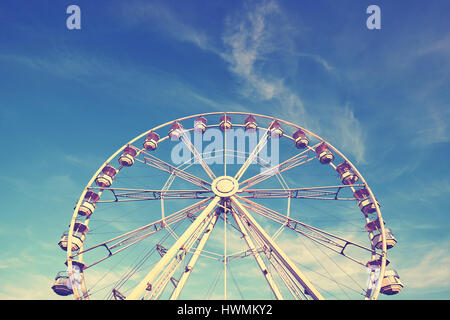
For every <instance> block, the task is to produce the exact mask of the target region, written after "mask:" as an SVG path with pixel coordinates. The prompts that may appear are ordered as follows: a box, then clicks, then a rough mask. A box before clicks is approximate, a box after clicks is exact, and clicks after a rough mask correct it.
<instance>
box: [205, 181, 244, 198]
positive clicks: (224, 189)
mask: <svg viewBox="0 0 450 320" xmlns="http://www.w3.org/2000/svg"><path fill="white" fill-rule="evenodd" d="M211 188H212V191H213V192H214V194H215V195H217V196H219V197H222V198H228V197H231V196H232V195H234V194H235V193H236V192H237V191H238V189H239V183H238V181H237V180H236V179H235V178H233V177H230V176H221V177H218V178H216V179H215V180H214V181H213V183H212V185H211Z"/></svg>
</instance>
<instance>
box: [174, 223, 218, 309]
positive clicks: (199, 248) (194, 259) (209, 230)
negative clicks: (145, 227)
mask: <svg viewBox="0 0 450 320" xmlns="http://www.w3.org/2000/svg"><path fill="white" fill-rule="evenodd" d="M218 217H219V216H218V215H215V216H214V217H213V219H212V220H211V222H210V223H209V225H208V227H207V228H206V231H205V233H204V234H203V236H202V238H201V240H200V242H199V243H198V245H197V248H195V252H194V253H193V255H192V257H191V259H190V260H189V262H188V264H187V266H186V269H185V271H184V273H183V275H182V276H181V278H180V279H179V281H178V284H177V286H176V287H175V290H174V291H173V292H172V295H171V296H170V300H176V299H178V297H179V296H180V293H181V291H182V290H183V287H184V285H185V284H186V281H187V280H188V279H189V276H190V275H191V273H192V270H193V269H194V266H195V264H196V262H197V260H198V258H199V257H200V253H201V251H202V250H203V247H204V246H205V244H206V242H207V241H208V239H209V236H210V235H211V233H212V229H213V228H214V226H215V224H216V222H217V218H218Z"/></svg>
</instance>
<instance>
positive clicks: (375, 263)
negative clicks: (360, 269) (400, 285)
mask: <svg viewBox="0 0 450 320" xmlns="http://www.w3.org/2000/svg"><path fill="white" fill-rule="evenodd" d="M381 262H382V260H381V257H374V258H372V259H371V260H369V261H368V262H367V263H366V267H367V268H370V269H372V270H375V269H378V268H381ZM389 263H391V262H390V261H389V260H388V259H386V265H388V264H389Z"/></svg>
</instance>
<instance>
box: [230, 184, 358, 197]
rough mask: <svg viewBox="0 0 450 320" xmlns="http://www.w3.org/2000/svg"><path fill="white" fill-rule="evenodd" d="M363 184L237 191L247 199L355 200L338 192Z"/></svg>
mask: <svg viewBox="0 0 450 320" xmlns="http://www.w3.org/2000/svg"><path fill="white" fill-rule="evenodd" d="M363 186H364V184H353V185H336V186H321V187H305V188H294V189H243V190H241V191H239V192H238V193H239V194H240V195H241V196H242V197H243V198H247V199H283V198H291V199H316V200H340V201H355V198H354V197H353V198H342V197H339V192H340V191H341V190H342V189H345V188H350V189H352V188H355V187H363ZM352 190H353V189H352Z"/></svg>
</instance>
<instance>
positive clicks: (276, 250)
mask: <svg viewBox="0 0 450 320" xmlns="http://www.w3.org/2000/svg"><path fill="white" fill-rule="evenodd" d="M231 201H232V202H233V204H234V205H235V206H236V207H237V208H238V211H239V212H240V213H241V214H242V215H243V217H244V218H245V220H247V222H248V223H250V225H252V226H253V227H254V228H255V231H256V232H257V234H258V235H259V236H260V237H261V239H262V240H263V241H264V242H265V244H266V245H267V246H268V248H269V249H270V250H271V252H272V253H273V254H275V255H276V256H277V258H278V260H279V261H280V262H281V263H282V264H283V266H284V267H285V268H286V269H287V270H288V271H289V272H290V273H291V274H292V276H293V277H294V278H295V279H296V280H297V281H298V282H299V283H300V284H301V286H302V287H303V288H305V290H306V292H308V294H309V295H310V296H311V297H312V298H313V299H316V300H322V299H323V297H322V295H321V294H320V293H319V291H317V289H316V288H315V287H314V286H313V285H312V284H311V282H310V281H309V280H308V279H307V278H306V276H305V275H304V274H303V273H302V272H301V271H300V269H299V268H298V267H297V266H296V265H295V264H294V262H293V261H292V260H291V259H290V258H289V257H288V255H287V254H286V253H285V252H284V251H283V250H282V249H281V248H280V247H279V246H278V245H277V244H276V243H275V242H274V241H273V240H272V238H271V237H270V236H269V235H268V234H267V233H266V232H265V231H264V229H263V228H262V227H261V226H260V225H259V224H258V222H256V220H255V219H254V218H253V217H252V216H251V215H250V213H249V212H248V211H247V209H245V207H244V206H243V205H242V204H241V203H240V202H239V201H238V200H237V198H236V197H235V196H232V197H231Z"/></svg>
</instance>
